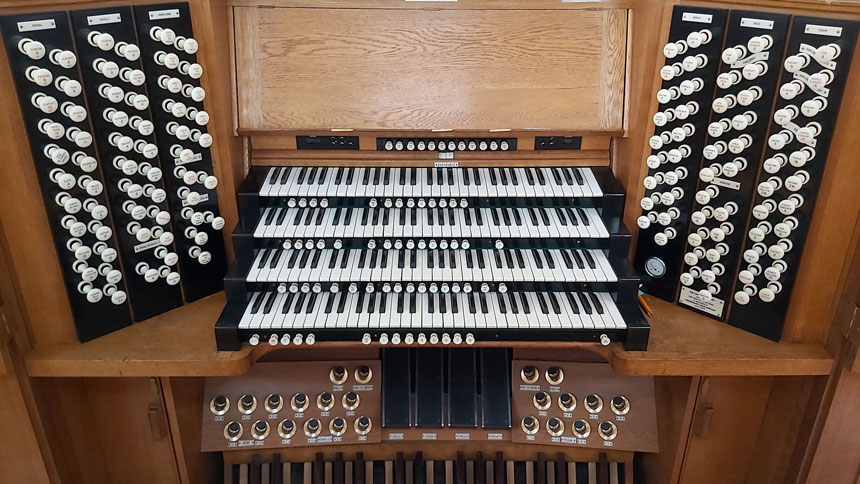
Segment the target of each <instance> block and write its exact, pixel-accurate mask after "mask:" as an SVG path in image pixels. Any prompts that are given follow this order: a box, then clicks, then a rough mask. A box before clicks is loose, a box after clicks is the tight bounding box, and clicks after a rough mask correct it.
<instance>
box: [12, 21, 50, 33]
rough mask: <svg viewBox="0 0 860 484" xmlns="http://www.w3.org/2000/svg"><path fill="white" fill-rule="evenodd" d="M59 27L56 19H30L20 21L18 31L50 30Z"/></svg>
mask: <svg viewBox="0 0 860 484" xmlns="http://www.w3.org/2000/svg"><path fill="white" fill-rule="evenodd" d="M55 28H57V24H56V23H55V22H54V19H52V18H49V19H45V20H30V21H29V22H18V32H32V31H34V30H50V29H55Z"/></svg>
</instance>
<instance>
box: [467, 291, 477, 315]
mask: <svg viewBox="0 0 860 484" xmlns="http://www.w3.org/2000/svg"><path fill="white" fill-rule="evenodd" d="M476 297H477V296H476V295H475V293H471V294H469V295H468V296H466V299H467V300H468V301H469V312H470V313H471V314H475V313H476V312H477V310H476V309H475V298H476Z"/></svg>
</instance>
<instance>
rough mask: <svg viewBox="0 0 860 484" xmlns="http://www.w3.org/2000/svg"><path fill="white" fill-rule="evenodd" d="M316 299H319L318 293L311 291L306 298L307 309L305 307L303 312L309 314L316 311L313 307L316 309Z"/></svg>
mask: <svg viewBox="0 0 860 484" xmlns="http://www.w3.org/2000/svg"><path fill="white" fill-rule="evenodd" d="M317 299H319V298H318V294H317V293H315V292H314V293H311V297H310V298H308V307H307V309H305V314H311V313H314V312H316V311H315V309H316V304H317Z"/></svg>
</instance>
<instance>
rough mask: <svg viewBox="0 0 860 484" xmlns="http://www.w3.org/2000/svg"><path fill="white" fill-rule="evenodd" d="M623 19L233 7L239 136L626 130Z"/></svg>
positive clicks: (592, 14)
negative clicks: (248, 132) (258, 132)
mask: <svg viewBox="0 0 860 484" xmlns="http://www.w3.org/2000/svg"><path fill="white" fill-rule="evenodd" d="M626 19H627V12H626V10H593V11H592V10H558V11H551V10H529V11H509V10H495V11H473V10H460V11H452V10H436V11H426V10H420V11H416V10H374V9H301V8H256V7H235V8H234V25H235V29H236V32H235V43H236V46H235V49H236V53H235V55H236V61H235V62H236V68H237V88H238V100H239V106H238V109H239V128H240V129H315V128H317V129H319V128H352V129H438V128H446V129H455V130H460V129H477V130H483V129H501V128H510V129H565V130H607V129H619V128H620V127H621V124H622V109H621V108H622V106H623V104H622V103H623V88H624V60H625V55H626V38H627V37H626V29H627V20H626Z"/></svg>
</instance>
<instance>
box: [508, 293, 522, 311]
mask: <svg viewBox="0 0 860 484" xmlns="http://www.w3.org/2000/svg"><path fill="white" fill-rule="evenodd" d="M505 299H507V301H508V306H510V307H511V312H512V313H514V314H520V306H519V304H517V294H516V293H515V292H509V293H507V295H506V296H505Z"/></svg>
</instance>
